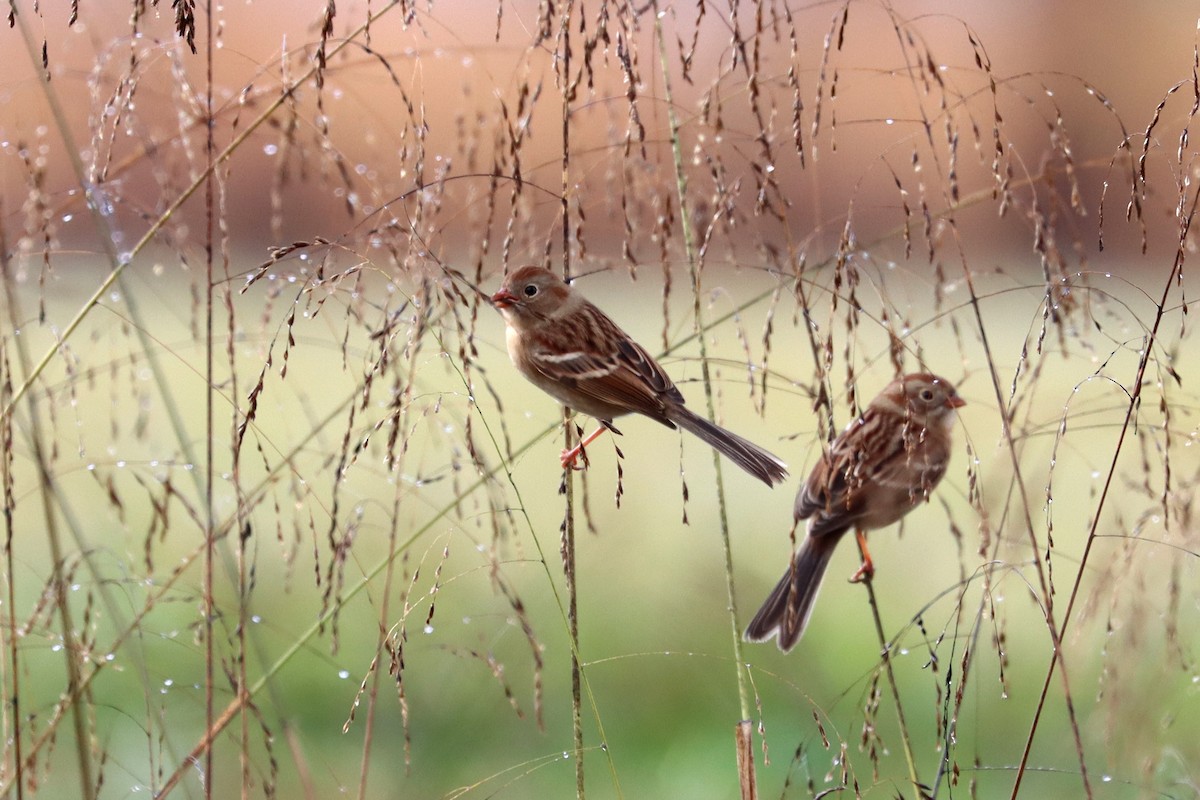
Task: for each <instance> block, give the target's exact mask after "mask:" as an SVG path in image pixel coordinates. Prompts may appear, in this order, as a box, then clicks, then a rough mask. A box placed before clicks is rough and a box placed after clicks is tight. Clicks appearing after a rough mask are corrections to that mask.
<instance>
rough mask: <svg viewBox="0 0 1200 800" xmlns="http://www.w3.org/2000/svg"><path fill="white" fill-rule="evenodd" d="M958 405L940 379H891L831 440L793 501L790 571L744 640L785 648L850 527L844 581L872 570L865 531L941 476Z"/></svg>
mask: <svg viewBox="0 0 1200 800" xmlns="http://www.w3.org/2000/svg"><path fill="white" fill-rule="evenodd" d="M963 405H966V403H965V402H964V401H963V400H962V398H960V397H959V396H958V394H957V393H956V392H955V391H954V386H953V385H952V384H951V383H950V382H949V381H947V380H946V379H945V378H939V377H938V376H936V375H931V374H929V373H926V372H919V373H913V374H911V375H905V376H903V377H901V378H897V379H896V380H894V381H892V382H891V383H890V384H888V385H887V388H885V389H884V390H883V391H882V392H880V393H879V396H878V397H876V398H875V399H874V400H872V401H871V404H870V405H869V406H867V410H866V411H864V412H863V414H862V416H860V417H859V418H858V419H856V420H854V421H853V422H851V423H850V424H849V425H848V426H847V427H846V429H845V430H844V431H842V433H841V434H840V435H839V436H838V437H837V439H835V440H834V442H833V445H832V446H831V447H830V448H829V451H828V452H826V453H823V454H822V456H821V460H820V461H818V462H817V464H816V466H815V467H813V471H812V473H811V474H810V475H809V476H808V480H807V481H806V482H805V484H804V487H803V488H802V489H801V490H800V492H799V494H797V495H796V506H795V519H796V522H797V523H799V522H800V520H805V519H806V520H808V533H807V535H806V536H805V537H804V541H802V542H801V543H800V547H799V548H798V549H797V550H796V554H795V555H794V556H793V557H792V563H791V566H790V567H789V568H788V571H787V572H785V573H784V574H783V578H781V579H780V581H779V583H778V584H777V585H776V586H775V589H774V591H772V592H771V595H770V597H768V598H767V601H766V602H765V603H763V606H762V608H760V609H759V611H758V613H757V614H755V615H754V619H753V620H751V621H750V624H749V625H748V626H747V627H746V639H748V640H749V641H752V642H763V641H766V640H767V639H770V638H771V637H772V636H776V635H777V636H778V637H779V641H778V644H779V649H780V650H783V651H784V652H785V653H786V652H787V651H788V650H791V649H792V647H794V646H795V645H796V642H798V641H799V640H800V635H801V634H803V633H804V627H805V625H807V624H808V618H809V615H810V614H811V613H812V609H813V602H814V601H815V600H816V599H817V590H818V589H820V588H821V578H822V576H823V575H824V574H825V568H826V567H827V566H828V565H829V559H830V557H831V556H832V555H833V550H834V548H835V547H837V543H838V541H839V540H840V539H841V538H842V534H844V533H845V532H846V531H848V530H850V529H851V528H854V529H855V532H856V534H857V536H858V541H859V545H860V546H861V547H862V552H863V563H862V566H861V567H859V569H858V571H857V572H855V573H854V575H853V576H852V577H851V578H850V580H851V581H859V580H862V579H863V578H868V577H870V576H871V575H873V574H874V572H875V567H874V565H873V564H872V563H871V554H870V553H869V552H868V551H867V540H866V532H867V531H869V530H873V529H875V528H883V527H886V526H888V525H891V524H892V523H893V522H896V521H897V520H899V519H900V518H901V517H903V516H904V515H905V514H907V513H908V512H909V511H911V510H912V509H913V508H915V507H916V506H917V504H918V503H920V502H922V501H923V500H928V499H929V494H930V492H932V491H933V489H934V487H936V486H937V485H938V482H939V481H941V479H942V476H943V475H945V474H946V466H947V465H948V464H949V462H950V445H951V439H950V433H951V430H952V429H953V427H954V419H955V409H957V408H960V407H961V406H963Z"/></svg>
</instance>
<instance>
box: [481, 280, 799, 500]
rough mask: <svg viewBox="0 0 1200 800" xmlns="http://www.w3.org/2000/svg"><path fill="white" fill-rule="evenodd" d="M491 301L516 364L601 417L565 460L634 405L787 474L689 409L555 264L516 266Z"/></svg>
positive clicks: (742, 459)
mask: <svg viewBox="0 0 1200 800" xmlns="http://www.w3.org/2000/svg"><path fill="white" fill-rule="evenodd" d="M492 304H493V305H495V306H496V308H498V309H499V310H500V313H501V314H502V315H504V321H505V323H506V325H507V327H508V332H507V339H508V354H509V356H510V357H511V358H512V361H513V364H515V365H516V367H517V369H519V370H520V371H521V373H522V374H524V375H525V377H526V378H528V379H529V380H530V381H532V382H533V384H534V385H535V386H537V387H538V388H539V389H541V390H542V391H544V392H546V393H547V394H549V395H550V396H551V397H553V398H554V399H555V400H558V401H559V402H560V403H562V404H563V405H566V406H570V407H571V408H573V409H575V410H577V411H582V412H583V413H585V414H587V415H589V416H592V417H595V418H596V419H597V420H599V422H600V426H601V427H599V428H597V429H596V430H595V431H593V432H592V434H591V435H590V436H588V437H587V438H586V439H584V440H583V441H582V442H581V443H580V444H579V445H578V446H577V447H575V448H574V449H572V450H568V451H565V452H564V453H563V454H562V464H563V466H564V467H569V466H572V465H573V464H574V463H575V459H576V458H577V457H578V456H579V454H580V453H582V452H583V448H584V447H585V446H587V445H588V444H590V443H591V442H592V441H593V440H594V439H595V438H596V437H597V436H599V435H600V434H601V433H603V432H604V430H605V429H607V430H610V431H612V432H613V433H620V431H618V430H617V429H616V428H615V427H613V424H612V421H613V418H614V417H618V416H620V415H622V414H629V413H631V412H636V413H638V414H644V415H646V416H647V417H650V419H653V420H656V421H657V422H661V423H662V424H663V425H666V426H667V427H668V428H674V427H676V426H678V427H680V428H683V429H684V430H687V431H691V432H692V433H694V434H696V435H697V436H699V437H700V438H701V439H703V440H704V441H706V442H708V443H709V444H710V445H712V446H713V447H715V448H716V449H717V450H719V451H721V452H722V453H724V454H725V455H726V456H728V457H729V458H730V459H732V460H733V462H734V463H736V464H737V465H738V466H739V467H741V468H742V469H744V470H746V472H749V473H750V474H751V475H753V476H754V477H756V478H758V479H759V480H761V481H763V482H764V483H766V484H767V485H768V486H774V485H775V484H776V483H779V482H781V481H782V480H783V479H784V478H785V477H786V476H787V467H786V465H785V464H784V463H783V462H782V461H780V460H779V459H778V458H776V457H775V456H773V455H771V454H770V453H768V452H767V451H766V450H763V449H762V448H761V447H758V446H757V445H755V444H751V443H750V442H748V441H746V440H745V439H743V438H742V437H740V436H737V435H735V434H732V433H730V432H729V431H727V430H725V429H723V428H719V427H717V426H716V425H714V424H713V423H711V422H709V421H708V420H707V419H705V418H704V417H701V416H697V415H696V414H694V413H692V412H691V411H689V410H688V409H687V408H686V407H685V406H684V404H683V395H682V394H680V393H679V390H678V389H677V388H675V384H674V383H672V382H671V379H670V378H669V377H667V373H666V372H664V371H663V368H662V367H660V366H659V365H658V364H657V363H656V362H655V360H654V359H653V358H651V357H650V354H649V353H647V352H646V351H645V350H644V349H643V348H642V347H641V345H639V344H638V343H637V342H635V341H633V340H632V339H630V338H629V336H628V334H626V333H625V331H623V330H621V329H620V328H619V327H617V324H616V323H615V322H613V321H612V320H611V319H609V318H608V317H607V316H606V315H605V314H604V312H603V311H601V310H600V309H598V308H596V307H595V306H594V305H592V304H591V303H589V302H588V301H587V300H585V299H584V298H583V297H582V296H581V295H580V294H579V293H578V292H576V291H574V290H573V289H572V288H571V287H570V286H569V285H567V283H566V281H564V280H563V279H562V278H560V277H558V276H557V275H555V274H554V273H552V272H550V271H549V270H546V269H542V268H541V267H521V268H520V269H517V270H514V271H513V272H511V273H509V275H508V277H507V278H506V279H505V281H504V284H503V285H502V286H501V287H500V290H499V291H497V292H496V293H495V294H494V295H492ZM585 458H586V456H585Z"/></svg>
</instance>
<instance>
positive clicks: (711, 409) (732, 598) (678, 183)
mask: <svg viewBox="0 0 1200 800" xmlns="http://www.w3.org/2000/svg"><path fill="white" fill-rule="evenodd" d="M655 6H656V11H655V15H654V31H655V39H656V41H657V43H658V54H659V60H660V63H661V66H662V76H663V98H664V100H665V103H664V105H665V106H666V109H667V119H668V124H669V125H670V128H671V152H672V155H673V157H674V160H675V188H676V191H677V193H678V196H679V219H680V225H681V227H682V229H683V243H684V251H685V253H686V257H687V262H688V266H689V273H690V276H691V282H692V312H693V323H694V326H693V332H692V335H693V337H694V338H695V339H696V342H697V345H698V346H699V349H700V374H701V379H702V381H703V383H704V400H705V406H706V410H707V412H708V418H709V419H710V420H715V419H716V416H717V412H716V401H715V399H714V397H713V382H712V373H711V370H710V366H709V360H708V343H707V342H705V340H704V335H703V333H704V331H705V330H706V328H705V324H704V317H703V308H702V306H701V282H700V263H699V259H698V257H697V253H696V246H695V233H694V231H693V230H692V224H691V222H690V220H691V215H690V213H689V210H688V185H687V173H686V171H685V170H684V162H683V142H682V140H681V138H680V128H679V119H678V117H676V115H675V106H674V101H673V100H672V98H671V69H670V63H669V61H668V57H667V43H666V37H665V36H664V34H663V26H662V16H661V15H660V14H658V13H657V3H655ZM712 457H713V468H714V469H715V470H716V483H717V486H716V496H717V520H718V525H719V527H720V531H721V545H722V548H723V551H724V561H725V564H724V566H725V591H726V596H727V597H728V600H729V623H730V629H731V632H732V640H733V660H734V664H735V665H736V669H737V688H738V707H739V710H740V713H741V715H742V716H741V718H742V719H749V718H750V689H749V686H748V685H747V681H746V675H745V673H744V671H743V670H744V663H745V662H744V661H743V659H742V636H741V627H740V626H739V624H738V614H737V600H736V593H735V591H734V583H733V545H732V543H731V540H730V536H729V512H728V507H727V502H726V497H725V481H724V478H723V476H722V472H721V457H720V454H718V453H717V451H716V450H713V451H712Z"/></svg>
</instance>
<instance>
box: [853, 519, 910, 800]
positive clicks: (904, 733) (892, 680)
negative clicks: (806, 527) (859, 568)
mask: <svg viewBox="0 0 1200 800" xmlns="http://www.w3.org/2000/svg"><path fill="white" fill-rule="evenodd" d="M858 553H859V556H860V557H861V558H862V559H863V560H864V562H865V561H866V558H867V553H866V551H865V550H863V547H862V543H861V542H859V547H858ZM862 584H863V586H864V587H866V590H867V601H868V602H869V603H870V605H871V616H872V618H874V620H875V633H876V634H877V635H878V636H879V658H880V659H881V660H882V661H883V669H884V672H885V674H886V675H887V679H888V686H889V687H891V690H892V701H893V702H895V704H896V720H897V722H899V724H900V743H901V744H902V745H903V747H904V761H905V762H906V763H907V764H908V779H909V781H911V782H912V785H913V788H915V789H916V790H917V791H918V792H920V791H921V781H920V779H919V778H918V777H917V760H916V758H915V757H914V756H913V750H912V738H911V737H910V736H909V735H908V723H907V722H906V721H905V719H904V704H903V703H902V702H901V701H900V687H899V686H898V685H897V684H896V674H895V672H894V671H893V670H892V643H891V642H890V641H888V638H887V636H886V635H885V634H884V632H883V619H882V617H880V614H879V604H878V603H877V602H876V601H875V585H874V582H873V580H872V578H871V576H870V575H869V574H864V575H863V578H862Z"/></svg>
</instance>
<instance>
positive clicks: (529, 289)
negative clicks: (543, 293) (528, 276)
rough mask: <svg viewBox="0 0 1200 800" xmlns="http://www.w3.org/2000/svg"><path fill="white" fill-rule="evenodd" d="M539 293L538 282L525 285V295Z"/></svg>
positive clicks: (530, 295) (531, 295) (529, 295)
mask: <svg viewBox="0 0 1200 800" xmlns="http://www.w3.org/2000/svg"><path fill="white" fill-rule="evenodd" d="M537 293H538V287H537V284H534V283H528V284H526V285H525V296H526V297H533V296H534V295H536V294H537Z"/></svg>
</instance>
